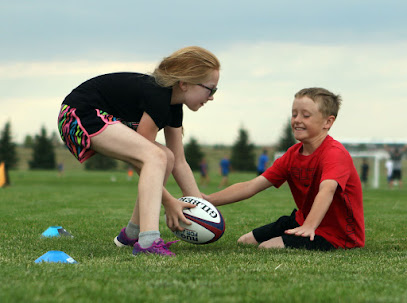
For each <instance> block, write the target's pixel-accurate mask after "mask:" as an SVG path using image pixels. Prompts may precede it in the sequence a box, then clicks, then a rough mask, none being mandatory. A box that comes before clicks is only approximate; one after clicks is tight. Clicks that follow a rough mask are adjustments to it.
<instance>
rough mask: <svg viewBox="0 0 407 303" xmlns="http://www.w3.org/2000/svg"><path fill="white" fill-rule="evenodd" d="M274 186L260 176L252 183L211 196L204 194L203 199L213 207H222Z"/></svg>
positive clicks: (239, 185) (239, 184)
mask: <svg viewBox="0 0 407 303" xmlns="http://www.w3.org/2000/svg"><path fill="white" fill-rule="evenodd" d="M272 185H273V184H271V183H270V182H269V181H268V180H267V179H266V178H265V177H263V176H258V177H256V178H254V179H252V180H250V181H246V182H240V183H235V184H233V185H231V186H229V187H226V188H225V189H224V190H221V191H218V192H216V193H213V194H210V195H205V194H202V197H203V198H204V199H206V200H208V201H209V202H211V203H212V204H213V205H215V206H220V205H225V204H229V203H234V202H238V201H241V200H245V199H248V198H250V197H252V196H254V195H255V194H257V193H258V192H260V191H262V190H265V189H266V188H268V187H270V186H272Z"/></svg>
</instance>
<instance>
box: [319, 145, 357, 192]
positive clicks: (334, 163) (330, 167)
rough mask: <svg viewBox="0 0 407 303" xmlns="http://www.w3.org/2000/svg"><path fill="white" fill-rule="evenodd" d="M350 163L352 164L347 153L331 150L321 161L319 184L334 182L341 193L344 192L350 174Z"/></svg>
mask: <svg viewBox="0 0 407 303" xmlns="http://www.w3.org/2000/svg"><path fill="white" fill-rule="evenodd" d="M350 162H352V158H351V157H350V155H349V154H348V153H347V152H345V151H344V150H342V149H340V148H336V147H333V148H331V149H330V150H329V152H327V153H325V156H324V158H323V159H322V163H321V165H322V175H321V182H322V181H324V180H335V181H336V182H338V184H339V186H340V187H341V189H342V191H345V188H346V184H347V182H348V180H349V176H350V172H351V170H350V169H349V165H350V164H351V163H350ZM352 163H353V162H352Z"/></svg>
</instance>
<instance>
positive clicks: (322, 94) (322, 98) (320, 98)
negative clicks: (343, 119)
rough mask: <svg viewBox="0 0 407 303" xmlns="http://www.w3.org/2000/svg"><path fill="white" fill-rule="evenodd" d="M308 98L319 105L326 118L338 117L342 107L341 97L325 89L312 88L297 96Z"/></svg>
mask: <svg viewBox="0 0 407 303" xmlns="http://www.w3.org/2000/svg"><path fill="white" fill-rule="evenodd" d="M302 97H308V98H310V99H311V100H312V101H314V102H315V103H317V104H318V108H319V111H320V112H321V113H322V115H323V116H324V117H328V116H334V117H335V118H336V117H337V116H338V112H339V108H340V107H341V103H342V98H341V96H340V95H335V94H333V93H331V92H330V91H328V90H326V89H325V88H320V87H311V88H304V89H302V90H300V91H299V92H298V93H296V94H295V98H302Z"/></svg>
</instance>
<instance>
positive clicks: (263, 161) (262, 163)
mask: <svg viewBox="0 0 407 303" xmlns="http://www.w3.org/2000/svg"><path fill="white" fill-rule="evenodd" d="M268 162H269V157H268V156H267V150H266V149H265V150H263V153H262V154H261V155H260V156H259V159H258V161H257V175H259V176H260V175H261V174H262V173H264V172H265V171H266V169H267V167H268Z"/></svg>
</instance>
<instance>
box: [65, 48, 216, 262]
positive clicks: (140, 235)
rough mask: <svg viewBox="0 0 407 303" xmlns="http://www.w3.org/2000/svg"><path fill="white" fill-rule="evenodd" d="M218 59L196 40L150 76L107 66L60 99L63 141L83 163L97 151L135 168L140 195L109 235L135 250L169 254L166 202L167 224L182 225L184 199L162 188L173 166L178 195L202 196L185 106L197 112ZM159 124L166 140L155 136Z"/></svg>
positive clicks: (210, 89) (212, 88)
mask: <svg viewBox="0 0 407 303" xmlns="http://www.w3.org/2000/svg"><path fill="white" fill-rule="evenodd" d="M219 70H220V63H219V61H218V59H217V58H216V57H215V55H213V54H212V53H211V52H209V51H207V50H205V49H203V48H200V47H196V46H191V47H186V48H182V49H180V50H178V51H176V52H175V53H173V54H172V55H170V56H169V57H166V58H164V59H163V60H162V62H161V63H160V64H159V66H158V67H157V68H156V69H155V70H154V72H153V74H152V75H145V74H139V73H123V72H122V73H112V74H106V75H102V76H98V77H96V78H93V79H90V80H88V81H86V82H84V83H83V84H81V85H80V86H79V87H77V88H75V89H74V90H73V91H72V92H71V93H70V94H69V95H68V96H67V97H66V98H65V100H64V102H63V103H62V107H61V111H60V113H59V117H58V127H59V132H60V134H61V138H62V140H63V141H64V142H65V144H66V145H67V147H68V149H69V150H70V151H71V153H72V154H73V155H74V156H75V157H76V158H77V159H78V160H79V161H80V162H81V163H82V162H84V161H85V160H86V159H88V158H89V157H91V156H92V155H93V154H94V153H95V152H97V153H100V154H103V155H105V156H109V157H112V158H115V159H119V160H122V161H126V162H128V163H129V164H131V165H132V166H134V168H135V170H136V171H137V173H138V174H139V175H140V178H139V183H138V198H137V201H136V205H135V207H134V210H133V214H132V216H131V219H130V221H129V223H128V225H127V227H125V228H123V229H122V230H121V231H120V233H119V235H118V236H117V237H116V238H115V239H114V242H115V243H116V245H117V246H119V247H123V246H126V245H132V246H133V247H134V248H133V254H134V255H136V254H139V253H152V254H159V255H166V256H173V255H175V254H174V253H172V252H171V251H170V250H169V246H170V245H171V244H172V243H173V242H169V243H164V241H163V240H162V239H161V238H160V232H159V215H160V208H161V203H162V204H163V205H164V208H165V211H166V216H167V225H168V227H169V228H170V229H171V230H182V228H181V227H180V225H179V220H181V221H183V222H185V223H186V224H188V223H189V224H190V222H189V221H188V220H187V219H186V218H185V217H184V215H183V213H182V209H183V207H184V205H185V203H184V202H181V201H178V200H177V199H176V198H174V197H172V195H171V194H170V193H169V192H168V191H167V190H166V189H165V187H163V185H164V186H165V184H166V181H167V179H168V177H169V176H170V174H171V173H172V174H173V176H174V178H175V180H176V182H177V184H178V185H179V187H180V189H181V190H182V193H183V195H184V196H196V197H201V193H200V191H199V189H198V186H197V184H196V182H195V179H194V176H193V174H192V171H191V168H190V167H189V165H188V163H187V162H186V160H185V154H184V147H183V144H182V118H183V111H182V109H183V105H184V104H185V105H186V106H187V107H188V108H189V109H190V110H192V111H197V110H199V108H201V107H202V106H204V105H205V104H206V102H208V101H212V100H213V99H214V97H213V95H214V94H215V92H216V90H217V84H218V81H219ZM161 129H164V135H165V141H166V146H163V145H161V144H159V143H157V142H156V141H155V140H156V136H157V132H158V131H159V130H161Z"/></svg>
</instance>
